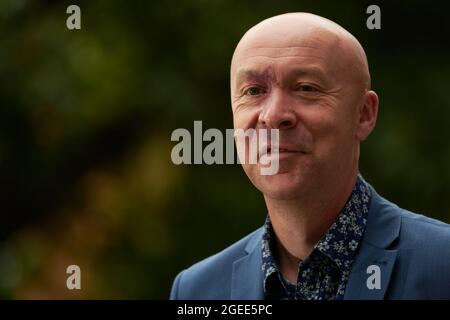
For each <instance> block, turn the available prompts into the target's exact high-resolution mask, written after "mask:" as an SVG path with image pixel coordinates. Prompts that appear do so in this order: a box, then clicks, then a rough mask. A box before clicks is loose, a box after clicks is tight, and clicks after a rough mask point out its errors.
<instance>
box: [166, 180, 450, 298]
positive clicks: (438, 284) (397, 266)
mask: <svg viewBox="0 0 450 320" xmlns="http://www.w3.org/2000/svg"><path fill="white" fill-rule="evenodd" d="M262 234H263V229H262V227H261V228H259V229H258V230H256V231H254V232H253V233H251V234H249V235H247V236H246V237H245V238H243V239H241V240H239V241H238V242H236V243H234V244H233V245H231V246H230V247H228V248H226V249H225V250H223V251H221V252H219V253H217V254H215V255H213V256H211V257H209V258H207V259H205V260H202V261H200V262H198V263H196V264H194V265H193V266H191V267H190V268H188V269H186V270H183V271H182V272H180V273H179V274H178V275H177V277H176V278H175V280H174V283H173V286H172V290H171V294H170V298H171V299H192V300H197V299H210V300H216V299H220V300H228V299H245V300H247V299H248V300H250V299H251V300H259V299H264V298H265V296H264V291H263V273H262V269H261V263H262V262H261V241H262ZM370 265H376V266H378V267H379V269H378V275H379V278H378V280H379V282H378V283H379V284H380V286H379V289H378V288H373V286H368V285H367V282H368V278H369V277H370V276H371V275H373V273H372V271H371V272H369V271H368V270H367V269H368V267H369V266H370ZM372 280H373V279H372ZM369 287H370V288H369ZM344 299H347V300H348V299H450V225H448V224H445V223H443V222H440V221H437V220H434V219H431V218H427V217H425V216H422V215H418V214H415V213H412V212H409V211H406V210H404V209H401V208H399V207H398V206H396V205H395V204H393V203H391V202H389V201H387V200H386V199H384V198H382V197H381V196H380V195H378V194H377V193H376V192H375V190H374V189H373V188H372V200H371V203H370V209H369V213H368V217H367V225H366V230H365V232H364V235H363V239H362V241H361V243H360V248H359V251H358V253H357V255H356V256H355V260H354V262H353V265H352V268H351V272H350V276H349V279H348V282H347V287H346V290H345V295H344Z"/></svg>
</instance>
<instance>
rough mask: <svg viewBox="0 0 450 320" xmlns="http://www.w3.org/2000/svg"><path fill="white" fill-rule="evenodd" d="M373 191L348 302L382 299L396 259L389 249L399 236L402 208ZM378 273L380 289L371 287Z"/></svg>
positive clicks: (395, 252)
mask: <svg viewBox="0 0 450 320" xmlns="http://www.w3.org/2000/svg"><path fill="white" fill-rule="evenodd" d="M370 188H371V191H372V199H371V204H370V209H369V214H368V216H367V224H366V230H365V232H364V236H363V239H362V242H361V247H360V248H359V253H357V255H356V257H355V260H354V262H353V266H352V270H351V272H350V275H349V279H348V282H347V286H346V289H345V295H344V299H346V300H375V299H383V298H384V297H385V294H386V290H387V288H388V286H389V282H390V280H391V276H392V271H393V269H394V266H395V261H396V258H397V250H393V249H390V248H389V246H390V245H391V244H393V243H394V241H395V240H396V239H397V238H398V236H399V233H400V227H401V216H400V214H399V213H398V210H400V209H399V208H398V207H397V206H396V205H394V204H393V203H391V202H389V201H387V200H386V199H384V198H382V197H381V196H380V195H378V194H377V193H376V191H375V190H374V189H373V188H372V187H370ZM373 266H375V267H373ZM374 268H375V269H376V270H375V271H374ZM375 272H376V273H379V280H380V287H379V288H371V286H369V285H368V281H370V280H369V277H371V276H372V275H374V273H375Z"/></svg>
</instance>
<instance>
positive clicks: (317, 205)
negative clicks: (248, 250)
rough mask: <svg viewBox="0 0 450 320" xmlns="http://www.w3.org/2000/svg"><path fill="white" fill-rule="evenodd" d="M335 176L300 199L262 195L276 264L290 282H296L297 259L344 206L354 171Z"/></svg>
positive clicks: (299, 259) (325, 230)
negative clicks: (344, 175) (283, 198)
mask: <svg viewBox="0 0 450 320" xmlns="http://www.w3.org/2000/svg"><path fill="white" fill-rule="evenodd" d="M337 180H338V181H340V182H341V183H339V184H334V185H333V186H330V184H326V185H325V186H324V187H322V188H320V189H321V190H317V191H316V192H314V194H313V195H311V194H309V195H307V196H306V195H305V197H302V198H301V199H300V198H299V199H289V200H278V199H272V198H268V197H266V196H264V198H265V201H266V205H267V209H268V212H269V216H270V220H271V223H272V226H273V229H274V233H275V237H276V243H277V252H278V260H279V261H278V264H279V267H280V270H281V273H282V274H283V276H284V277H285V278H287V279H288V280H289V281H291V282H292V283H296V282H297V272H298V265H299V263H300V261H302V260H304V259H305V258H306V257H307V256H308V255H309V254H310V253H311V252H312V250H313V249H314V246H315V245H316V244H317V242H319V240H320V239H321V238H322V237H323V235H324V234H325V233H326V232H327V230H328V229H329V228H330V227H331V225H332V224H333V223H334V221H336V219H337V216H338V215H339V213H340V212H341V210H342V208H343V207H344V206H345V203H346V201H347V199H348V197H349V196H350V194H351V192H352V189H353V187H354V185H355V183H356V174H354V175H352V176H351V177H350V178H349V179H346V180H340V179H337ZM336 190H337V191H338V192H336ZM318 191H319V192H318Z"/></svg>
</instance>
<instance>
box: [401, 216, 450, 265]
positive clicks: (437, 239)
mask: <svg viewBox="0 0 450 320" xmlns="http://www.w3.org/2000/svg"><path fill="white" fill-rule="evenodd" d="M400 216H401V229H400V239H402V240H403V241H405V242H406V243H407V245H406V246H404V249H416V250H417V251H421V252H422V253H423V254H437V253H439V255H441V256H442V257H446V258H447V261H448V263H449V266H450V225H449V224H447V223H444V222H442V221H439V220H436V219H432V218H430V217H426V216H424V215H421V214H417V213H413V212H410V211H408V210H404V209H400Z"/></svg>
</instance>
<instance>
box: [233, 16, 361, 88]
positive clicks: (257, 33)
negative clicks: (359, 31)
mask: <svg viewBox="0 0 450 320" xmlns="http://www.w3.org/2000/svg"><path fill="white" fill-rule="evenodd" d="M305 52H307V53H308V56H309V57H311V58H314V57H316V58H322V59H326V60H327V61H328V63H330V64H334V67H335V68H337V70H341V71H340V72H342V74H343V76H344V75H347V76H348V78H349V79H350V80H349V81H355V82H356V83H355V84H357V85H358V87H359V86H361V88H365V89H370V74H369V69H368V63H367V58H366V54H365V52H364V49H363V48H362V46H361V44H360V43H359V42H358V40H357V39H356V38H355V37H354V36H353V35H352V34H350V33H349V32H348V31H347V30H345V29H344V28H343V27H341V26H339V25H338V24H336V23H335V22H333V21H331V20H328V19H325V18H322V17H319V16H316V15H313V14H310V13H288V14H283V15H279V16H275V17H272V18H269V19H266V20H264V21H262V22H260V23H258V24H257V25H255V26H254V27H252V28H251V29H250V30H248V31H247V32H246V33H245V34H244V36H243V37H242V39H241V40H240V42H239V43H238V45H237V47H236V49H235V52H234V54H233V58H232V62H231V70H230V72H231V81H233V76H234V74H235V71H236V70H237V68H238V67H239V66H240V64H241V63H242V62H244V61H245V60H246V59H248V58H252V57H257V56H266V57H268V58H274V59H275V58H282V57H289V56H301V55H302V54H304V53H305Z"/></svg>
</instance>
